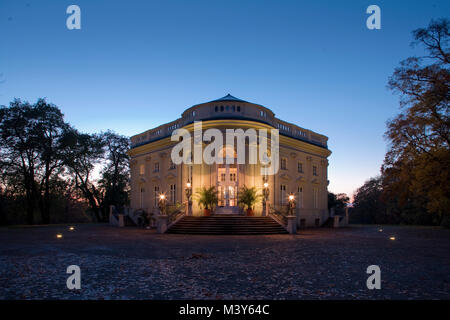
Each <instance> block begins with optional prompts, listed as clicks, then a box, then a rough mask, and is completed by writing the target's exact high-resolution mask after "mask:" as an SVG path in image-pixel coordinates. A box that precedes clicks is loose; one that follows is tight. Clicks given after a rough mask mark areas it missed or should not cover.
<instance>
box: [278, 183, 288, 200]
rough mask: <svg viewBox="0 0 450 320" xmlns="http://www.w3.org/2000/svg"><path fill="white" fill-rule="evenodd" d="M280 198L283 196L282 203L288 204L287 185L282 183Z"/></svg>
mask: <svg viewBox="0 0 450 320" xmlns="http://www.w3.org/2000/svg"><path fill="white" fill-rule="evenodd" d="M280 198H281V201H280V202H281V204H282V205H283V204H286V203H287V199H286V185H284V184H282V185H281V186H280Z"/></svg>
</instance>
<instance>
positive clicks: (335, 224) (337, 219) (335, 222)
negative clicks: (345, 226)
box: [333, 216, 339, 228]
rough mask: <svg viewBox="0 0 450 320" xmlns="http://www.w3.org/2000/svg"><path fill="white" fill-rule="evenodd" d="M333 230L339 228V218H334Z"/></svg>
mask: <svg viewBox="0 0 450 320" xmlns="http://www.w3.org/2000/svg"><path fill="white" fill-rule="evenodd" d="M333 228H339V216H334V220H333Z"/></svg>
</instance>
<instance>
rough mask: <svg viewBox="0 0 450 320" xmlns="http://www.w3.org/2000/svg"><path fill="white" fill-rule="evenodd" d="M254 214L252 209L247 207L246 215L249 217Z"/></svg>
mask: <svg viewBox="0 0 450 320" xmlns="http://www.w3.org/2000/svg"><path fill="white" fill-rule="evenodd" d="M253 215H254V212H253V209H247V216H249V217H251V216H253Z"/></svg>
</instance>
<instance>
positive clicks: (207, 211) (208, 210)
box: [203, 209, 211, 216]
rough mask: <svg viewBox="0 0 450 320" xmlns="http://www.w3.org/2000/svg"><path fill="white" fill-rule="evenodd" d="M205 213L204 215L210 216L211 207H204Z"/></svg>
mask: <svg viewBox="0 0 450 320" xmlns="http://www.w3.org/2000/svg"><path fill="white" fill-rule="evenodd" d="M203 215H204V216H210V215H211V210H210V209H203Z"/></svg>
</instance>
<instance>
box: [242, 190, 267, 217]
mask: <svg viewBox="0 0 450 320" xmlns="http://www.w3.org/2000/svg"><path fill="white" fill-rule="evenodd" d="M261 197H262V195H260V194H258V191H257V189H256V187H251V188H247V187H246V186H243V187H242V188H241V189H240V190H239V192H238V204H239V206H241V207H243V208H244V209H246V210H247V211H246V212H247V216H253V214H254V212H253V207H254V205H255V204H256V202H257V201H258V200H259V199H260V198H261Z"/></svg>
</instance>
